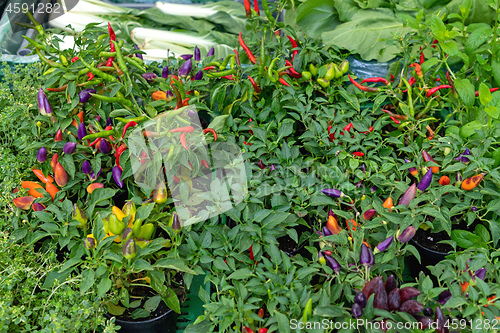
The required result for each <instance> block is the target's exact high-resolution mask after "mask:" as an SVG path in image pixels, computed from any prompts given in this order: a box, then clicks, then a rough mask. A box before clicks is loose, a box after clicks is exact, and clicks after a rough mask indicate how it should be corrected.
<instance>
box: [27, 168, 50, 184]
mask: <svg viewBox="0 0 500 333" xmlns="http://www.w3.org/2000/svg"><path fill="white" fill-rule="evenodd" d="M32 171H33V173H34V174H35V176H37V177H38V179H40V181H41V182H42V183H44V184H45V183H47V182H48V183H52V182H53V181H54V178H52V177H51V176H47V177H45V176H44V174H43V171H42V170H40V169H32Z"/></svg>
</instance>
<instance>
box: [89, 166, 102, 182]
mask: <svg viewBox="0 0 500 333" xmlns="http://www.w3.org/2000/svg"><path fill="white" fill-rule="evenodd" d="M101 171H102V169H100V170H99V172H98V173H97V176H96V175H95V173H94V171H92V173H91V174H90V180H92V181H94V180H96V179H97V178H99V176H100V175H101Z"/></svg>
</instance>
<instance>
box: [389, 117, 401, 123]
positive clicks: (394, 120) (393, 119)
mask: <svg viewBox="0 0 500 333" xmlns="http://www.w3.org/2000/svg"><path fill="white" fill-rule="evenodd" d="M390 117H391V119H392V121H393V122H395V123H396V124H398V125H399V124H400V123H401V122H400V121H399V120H397V119H396V118H394V117H393V116H390Z"/></svg>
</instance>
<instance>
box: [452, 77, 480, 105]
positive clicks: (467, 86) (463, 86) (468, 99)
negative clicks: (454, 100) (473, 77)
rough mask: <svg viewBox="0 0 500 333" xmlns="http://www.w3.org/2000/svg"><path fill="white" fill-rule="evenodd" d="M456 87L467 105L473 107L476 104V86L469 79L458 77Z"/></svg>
mask: <svg viewBox="0 0 500 333" xmlns="http://www.w3.org/2000/svg"><path fill="white" fill-rule="evenodd" d="M454 84H455V89H456V90H457V92H458V95H459V96H460V98H461V99H462V101H463V102H464V104H465V105H466V106H467V107H472V106H473V105H474V99H475V95H474V94H475V91H474V86H473V85H472V83H471V82H470V81H469V80H468V79H457V80H455V83H454Z"/></svg>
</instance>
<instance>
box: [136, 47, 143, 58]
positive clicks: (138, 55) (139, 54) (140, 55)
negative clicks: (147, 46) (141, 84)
mask: <svg viewBox="0 0 500 333" xmlns="http://www.w3.org/2000/svg"><path fill="white" fill-rule="evenodd" d="M134 49H136V50H139V47H138V46H137V45H134ZM135 56H136V57H137V58H139V59H141V60H144V58H143V57H142V53H136V54H135Z"/></svg>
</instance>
